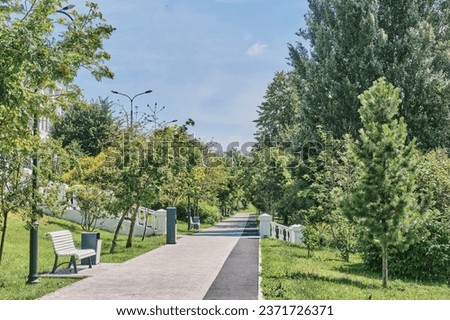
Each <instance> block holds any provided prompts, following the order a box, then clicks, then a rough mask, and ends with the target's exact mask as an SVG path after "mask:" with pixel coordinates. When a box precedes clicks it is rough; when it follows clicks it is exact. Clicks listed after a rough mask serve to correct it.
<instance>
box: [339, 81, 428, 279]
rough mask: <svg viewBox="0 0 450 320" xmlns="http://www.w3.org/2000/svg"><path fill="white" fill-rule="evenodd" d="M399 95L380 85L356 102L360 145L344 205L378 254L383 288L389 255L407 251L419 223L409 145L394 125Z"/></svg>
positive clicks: (400, 124) (402, 128)
mask: <svg viewBox="0 0 450 320" xmlns="http://www.w3.org/2000/svg"><path fill="white" fill-rule="evenodd" d="M399 94H400V92H399V90H398V89H395V88H394V87H393V86H392V85H391V84H388V83H386V81H385V80H384V79H381V80H378V81H376V82H374V85H373V86H372V87H371V89H369V90H367V91H365V92H364V94H362V95H361V96H360V99H361V103H362V106H361V109H360V114H361V120H362V123H363V129H361V130H360V139H361V143H360V144H353V145H351V146H350V150H349V157H350V159H351V161H352V163H353V166H354V168H355V173H354V177H355V182H354V183H353V185H352V186H351V188H350V190H349V192H348V194H347V195H346V198H345V201H344V202H343V210H344V212H345V214H346V215H347V216H348V217H349V218H350V219H351V220H352V221H355V222H356V223H358V224H359V225H360V226H361V227H362V228H363V229H364V230H365V231H366V234H367V236H368V237H370V239H371V240H372V241H373V243H374V244H376V245H377V246H379V248H380V250H381V253H382V260H383V269H382V270H383V286H387V279H388V264H387V261H388V257H389V251H390V249H391V248H392V247H395V246H399V245H405V246H407V244H409V243H410V242H411V240H412V239H413V238H414V236H415V233H414V227H415V226H417V225H418V223H419V221H420V220H419V217H418V215H417V212H418V207H417V203H416V196H415V194H414V192H415V188H416V182H415V161H414V142H411V143H409V144H406V135H407V131H406V125H405V123H404V121H403V118H400V120H397V119H395V116H396V115H397V110H398V109H397V108H398V105H399V104H400V98H399Z"/></svg>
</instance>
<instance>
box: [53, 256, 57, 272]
mask: <svg viewBox="0 0 450 320" xmlns="http://www.w3.org/2000/svg"><path fill="white" fill-rule="evenodd" d="M56 268H58V256H57V255H56V254H55V263H54V264H53V269H52V273H55V271H56Z"/></svg>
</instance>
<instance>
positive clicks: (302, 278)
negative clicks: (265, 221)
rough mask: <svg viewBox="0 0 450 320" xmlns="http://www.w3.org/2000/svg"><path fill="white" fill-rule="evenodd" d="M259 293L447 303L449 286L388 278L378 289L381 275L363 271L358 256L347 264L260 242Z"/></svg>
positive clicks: (324, 252)
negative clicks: (441, 301)
mask: <svg viewBox="0 0 450 320" xmlns="http://www.w3.org/2000/svg"><path fill="white" fill-rule="evenodd" d="M261 254H262V283H261V286H262V291H263V294H264V297H265V299H268V300H365V299H369V297H370V298H371V299H373V300H384V299H387V300H441V299H443V300H447V299H449V297H450V287H449V286H448V284H439V283H438V284H436V283H416V282H412V281H404V280H403V281H402V280H396V279H391V280H390V282H389V287H388V288H387V289H383V288H382V286H381V275H379V274H377V273H373V272H369V271H367V270H365V268H364V266H363V264H362V261H361V259H360V257H359V256H358V255H353V256H351V259H350V262H349V263H344V262H343V261H342V260H340V259H339V258H338V257H337V251H334V250H331V249H321V250H317V251H316V252H315V256H314V257H313V258H307V251H306V249H305V248H302V247H301V246H298V245H293V244H289V243H287V242H282V241H278V240H274V239H263V240H261Z"/></svg>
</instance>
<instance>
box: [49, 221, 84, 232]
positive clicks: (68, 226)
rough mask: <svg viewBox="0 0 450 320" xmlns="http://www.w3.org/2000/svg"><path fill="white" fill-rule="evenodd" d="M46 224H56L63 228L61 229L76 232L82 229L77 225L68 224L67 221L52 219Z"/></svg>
mask: <svg viewBox="0 0 450 320" xmlns="http://www.w3.org/2000/svg"><path fill="white" fill-rule="evenodd" d="M46 224H47V225H48V226H52V225H55V226H58V227H60V228H62V229H61V230H69V231H70V232H75V233H79V232H81V231H82V230H81V229H80V228H79V227H78V226H77V225H75V224H68V223H66V222H65V221H56V220H50V221H47V222H46ZM55 231H56V230H55Z"/></svg>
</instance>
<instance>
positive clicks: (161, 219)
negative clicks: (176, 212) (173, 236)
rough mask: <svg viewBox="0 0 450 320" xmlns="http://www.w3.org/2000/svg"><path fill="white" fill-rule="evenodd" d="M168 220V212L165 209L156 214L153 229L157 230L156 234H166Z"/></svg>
mask: <svg viewBox="0 0 450 320" xmlns="http://www.w3.org/2000/svg"><path fill="white" fill-rule="evenodd" d="M166 220H167V211H166V210H164V209H159V210H157V211H156V212H155V223H154V224H153V227H154V228H155V229H156V232H155V233H156V234H159V235H161V234H166V227H167V226H166Z"/></svg>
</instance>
